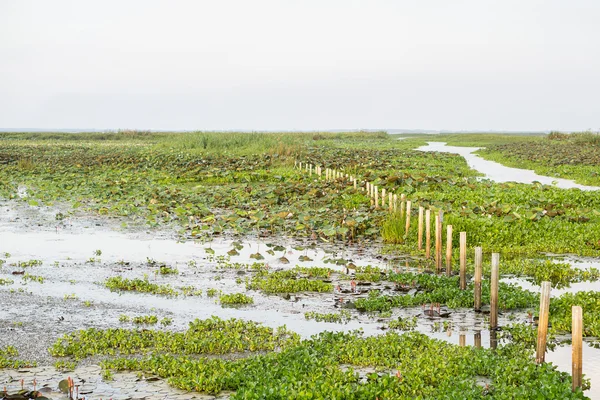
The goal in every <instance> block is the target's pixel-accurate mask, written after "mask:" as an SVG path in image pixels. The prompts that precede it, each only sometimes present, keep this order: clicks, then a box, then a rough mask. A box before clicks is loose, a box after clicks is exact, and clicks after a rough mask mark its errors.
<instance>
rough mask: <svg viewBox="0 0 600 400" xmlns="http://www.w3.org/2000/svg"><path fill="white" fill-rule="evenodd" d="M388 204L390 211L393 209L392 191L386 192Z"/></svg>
mask: <svg viewBox="0 0 600 400" xmlns="http://www.w3.org/2000/svg"><path fill="white" fill-rule="evenodd" d="M388 206H389V211H390V213H391V212H393V211H394V194H393V193H392V192H389V193H388Z"/></svg>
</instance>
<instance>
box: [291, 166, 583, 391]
mask: <svg viewBox="0 0 600 400" xmlns="http://www.w3.org/2000/svg"><path fill="white" fill-rule="evenodd" d="M296 166H297V167H298V168H299V169H301V170H302V169H303V164H302V163H301V162H300V163H297V164H296ZM304 169H305V170H306V171H307V172H308V173H309V175H312V173H313V165H312V164H308V163H305V164H304ZM314 170H315V173H316V174H317V175H318V176H319V177H321V176H322V175H323V170H322V168H321V167H320V166H316V167H314ZM325 179H326V180H337V179H347V180H349V181H350V182H351V183H352V186H353V187H354V189H358V181H357V179H356V177H355V176H352V175H348V174H343V173H342V172H340V171H337V170H335V169H330V168H326V169H325ZM361 190H362V191H366V192H367V194H368V195H369V197H370V198H371V204H372V205H374V206H375V208H376V209H379V208H380V207H379V203H380V198H381V207H385V205H386V197H387V204H388V209H389V212H393V213H396V212H398V195H397V194H393V193H391V192H388V193H386V190H385V189H381V197H380V191H379V188H378V187H377V186H376V185H373V184H372V183H370V182H368V181H366V182H365V186H364V187H362V185H361ZM386 194H387V196H386ZM431 213H432V209H431V208H428V209H425V208H424V207H421V206H419V209H418V232H417V247H418V249H419V250H423V234H425V258H426V259H428V260H429V259H430V258H431ZM411 214H412V202H411V201H410V200H408V199H406V196H405V195H404V194H401V195H400V218H401V220H402V219H404V218H406V220H405V226H404V234H405V238H408V232H409V230H410V224H411ZM443 219H444V213H443V211H442V210H439V211H438V213H437V214H436V215H435V265H436V271H437V272H438V273H440V272H442V268H443V261H444V260H443V259H442V258H443V256H442V254H443V249H442V241H443V238H442V233H443ZM452 234H453V232H452V225H447V226H446V254H445V264H446V265H445V267H446V275H447V276H450V275H451V274H452ZM459 263H460V268H459V282H460V283H459V285H460V289H461V290H466V288H467V278H466V271H467V233H466V232H460V234H459ZM474 263H475V274H474V287H473V291H474V309H475V311H477V312H480V311H481V279H482V275H483V249H482V248H481V247H476V248H475V257H474ZM499 267H500V254H499V253H492V262H491V274H490V330H491V331H495V330H496V329H497V328H498V282H499V279H500V272H499ZM550 286H551V285H550V282H542V287H541V297H540V315H539V319H538V340H537V346H536V362H538V363H543V362H544V361H545V354H546V339H547V334H548V313H549V307H550ZM571 332H572V376H573V391H575V390H576V389H577V388H579V387H581V385H582V370H583V369H582V334H583V317H582V309H581V307H580V306H573V309H572V329H571Z"/></svg>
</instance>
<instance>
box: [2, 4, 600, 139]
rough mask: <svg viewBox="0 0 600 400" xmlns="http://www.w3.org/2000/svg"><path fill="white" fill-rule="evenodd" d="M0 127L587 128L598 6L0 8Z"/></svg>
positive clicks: (599, 109)
mask: <svg viewBox="0 0 600 400" xmlns="http://www.w3.org/2000/svg"><path fill="white" fill-rule="evenodd" d="M0 128H97V129H115V128H140V129H141V128H149V129H204V130H207V129H247V130H252V129H254V130H275V129H310V130H313V129H336V128H424V129H455V130H463V129H465V130H469V129H482V130H483V129H497V130H545V129H561V130H582V129H588V128H591V129H594V130H597V129H598V128H600V1H599V0H497V1H492V0H489V1H488V0H452V1H448V0H418V1H417V0H413V1H408V0H406V1H405V0H368V1H367V0H365V1H352V0H252V1H249V0H211V1H204V0H194V1H184V0H171V1H167V0H165V1H158V0H118V1H116V0H102V1H99V0H98V1H94V0H85V1H84V0H73V1H67V0H53V1H47V0H39V1H31V0H0Z"/></svg>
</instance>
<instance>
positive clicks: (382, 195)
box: [381, 188, 385, 208]
mask: <svg viewBox="0 0 600 400" xmlns="http://www.w3.org/2000/svg"><path fill="white" fill-rule="evenodd" d="M381 207H382V208H383V207H385V188H383V189H381Z"/></svg>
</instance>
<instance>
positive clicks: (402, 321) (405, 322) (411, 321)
mask: <svg viewBox="0 0 600 400" xmlns="http://www.w3.org/2000/svg"><path fill="white" fill-rule="evenodd" d="M417 321H418V318H417V317H412V318H408V317H407V318H402V317H398V318H397V319H395V320H392V321H390V322H389V323H388V328H390V329H398V330H400V331H411V330H413V329H415V328H416V327H417Z"/></svg>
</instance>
